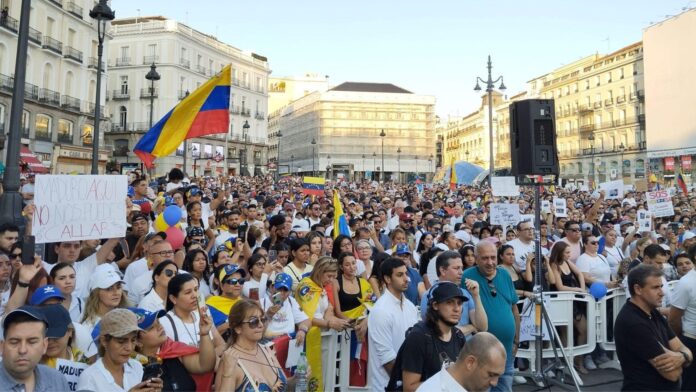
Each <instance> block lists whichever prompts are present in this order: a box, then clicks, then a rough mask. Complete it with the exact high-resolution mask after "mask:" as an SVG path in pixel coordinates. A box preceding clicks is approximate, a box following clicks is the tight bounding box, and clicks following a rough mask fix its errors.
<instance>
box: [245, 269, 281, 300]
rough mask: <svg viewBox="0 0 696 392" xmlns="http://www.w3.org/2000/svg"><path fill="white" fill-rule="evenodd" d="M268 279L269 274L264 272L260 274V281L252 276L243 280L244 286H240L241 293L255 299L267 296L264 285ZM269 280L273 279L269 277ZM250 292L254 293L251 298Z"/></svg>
mask: <svg viewBox="0 0 696 392" xmlns="http://www.w3.org/2000/svg"><path fill="white" fill-rule="evenodd" d="M274 275H275V274H274ZM268 279H269V276H268V274H266V273H262V274H261V280H260V281H256V280H254V278H249V280H247V281H246V282H244V286H242V295H243V296H245V297H247V298H250V299H253V300H256V301H259V300H261V299H263V298H267V296H268V293H267V292H266V287H267V286H266V285H267V284H268V283H267V282H268ZM271 281H273V280H272V279H271ZM252 292H253V293H254V297H253V298H252V296H251V293H252Z"/></svg>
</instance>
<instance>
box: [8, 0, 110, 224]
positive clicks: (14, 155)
mask: <svg viewBox="0 0 696 392" xmlns="http://www.w3.org/2000/svg"><path fill="white" fill-rule="evenodd" d="M30 11H31V1H30V0H22V8H21V9H20V17H19V34H18V35H17V61H16V62H15V73H14V86H13V87H12V111H11V112H10V131H9V138H8V140H7V157H6V160H5V175H4V176H3V180H2V186H3V190H4V192H3V194H2V196H0V221H2V222H7V223H14V224H15V225H17V226H19V228H20V232H19V233H20V234H21V235H24V217H22V208H23V207H22V203H23V201H22V195H21V194H20V193H19V150H20V148H19V147H20V141H21V140H20V139H21V134H20V131H19V127H20V124H21V119H22V113H23V111H24V91H25V90H24V82H25V80H26V75H27V50H28V39H29V13H30ZM97 80H98V79H97ZM97 106H99V105H97Z"/></svg>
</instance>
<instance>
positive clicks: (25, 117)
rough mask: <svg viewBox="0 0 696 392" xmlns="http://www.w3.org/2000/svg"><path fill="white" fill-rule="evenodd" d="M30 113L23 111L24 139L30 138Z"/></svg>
mask: <svg viewBox="0 0 696 392" xmlns="http://www.w3.org/2000/svg"><path fill="white" fill-rule="evenodd" d="M29 116H30V114H29V112H28V111H26V110H25V111H23V112H22V137H25V138H28V137H29Z"/></svg>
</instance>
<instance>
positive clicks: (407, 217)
mask: <svg viewBox="0 0 696 392" xmlns="http://www.w3.org/2000/svg"><path fill="white" fill-rule="evenodd" d="M399 220H400V221H402V222H406V221H412V220H413V214H408V213H403V214H399Z"/></svg>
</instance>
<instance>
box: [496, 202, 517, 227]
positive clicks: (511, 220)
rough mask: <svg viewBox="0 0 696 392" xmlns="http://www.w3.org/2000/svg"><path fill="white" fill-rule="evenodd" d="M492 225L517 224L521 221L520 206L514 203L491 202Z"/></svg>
mask: <svg viewBox="0 0 696 392" xmlns="http://www.w3.org/2000/svg"><path fill="white" fill-rule="evenodd" d="M490 211H491V215H490V219H491V221H490V222H491V225H500V226H502V227H506V226H508V225H516V224H517V222H519V221H520V206H519V205H517V204H512V203H491V204H490Z"/></svg>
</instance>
